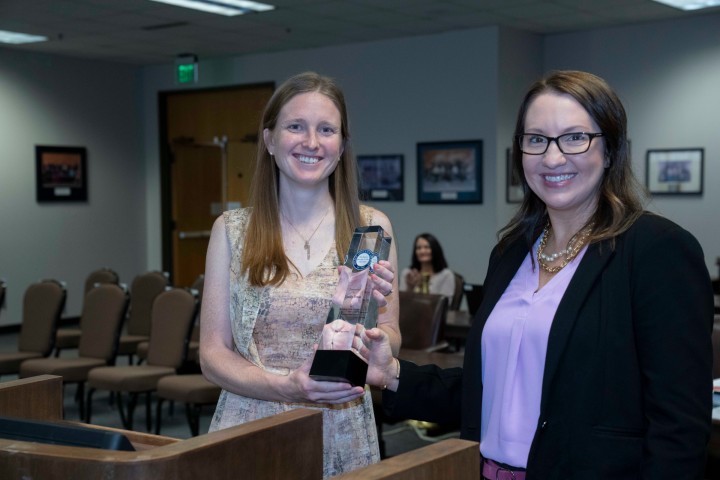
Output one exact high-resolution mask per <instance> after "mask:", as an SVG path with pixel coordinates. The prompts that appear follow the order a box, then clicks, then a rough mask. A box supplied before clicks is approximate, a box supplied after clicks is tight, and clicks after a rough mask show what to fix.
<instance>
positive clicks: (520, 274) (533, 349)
mask: <svg viewBox="0 0 720 480" xmlns="http://www.w3.org/2000/svg"><path fill="white" fill-rule="evenodd" d="M538 244H539V239H538V240H537V241H536V242H535V245H534V246H533V250H532V251H533V252H534V253H533V255H535V268H534V269H533V267H532V264H531V262H530V254H529V253H528V255H527V256H526V257H525V260H524V261H523V263H522V265H520V268H519V269H518V271H517V273H516V274H515V277H514V278H513V279H512V281H511V282H510V285H509V286H508V287H507V289H506V290H505V293H503V295H502V297H500V300H499V301H498V303H497V304H496V305H495V308H494V309H493V311H492V313H491V314H490V316H489V317H488V320H487V322H486V324H485V327H484V329H483V333H482V383H483V396H482V423H481V429H480V453H481V454H482V456H483V457H485V458H491V459H493V460H495V461H497V462H503V463H507V464H509V465H513V466H515V467H523V468H524V467H526V466H527V459H528V454H529V452H530V444H531V443H532V439H533V437H534V435H535V429H536V426H537V421H538V418H539V416H540V396H541V392H542V383H543V370H544V367H545V354H546V351H547V342H548V335H549V334H550V326H551V325H552V321H553V317H554V316H555V312H556V310H557V307H558V305H559V304H560V300H561V299H562V297H563V294H564V293H565V290H566V289H567V286H568V284H569V283H570V280H571V279H572V277H573V274H574V273H575V270H577V267H578V265H579V264H580V260H581V259H582V257H583V256H584V255H585V251H586V250H587V247H585V248H583V249H582V250H581V251H580V253H579V254H578V256H577V257H575V259H574V260H573V261H571V262H570V263H569V264H568V265H566V266H565V267H564V268H563V269H562V270H560V271H559V272H558V273H557V274H556V275H555V276H554V277H553V278H551V279H550V281H549V282H548V283H547V284H545V286H544V287H542V289H540V290H538V285H539V267H538V263H537V256H536V255H537V253H536V252H537V247H538Z"/></svg>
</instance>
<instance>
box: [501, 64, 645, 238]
mask: <svg viewBox="0 0 720 480" xmlns="http://www.w3.org/2000/svg"><path fill="white" fill-rule="evenodd" d="M545 92H555V93H562V94H568V95H570V96H571V97H573V98H574V99H575V100H576V101H577V102H578V103H579V104H580V105H582V107H583V108H584V109H585V110H586V111H587V112H588V114H589V115H590V116H591V117H592V119H593V120H594V121H595V123H596V124H597V125H598V127H599V128H600V131H601V132H602V134H603V136H602V137H601V138H602V140H603V141H604V142H605V158H606V159H607V160H608V163H609V166H608V167H607V168H605V173H604V175H603V178H602V181H601V184H600V192H599V198H598V205H597V208H596V210H595V212H594V213H593V215H592V216H591V218H590V219H589V220H588V224H589V223H592V224H593V226H592V229H591V233H590V236H589V240H588V243H592V242H598V241H601V240H606V239H611V240H613V239H614V238H615V237H616V236H617V235H619V234H621V233H622V232H624V231H625V230H627V229H628V228H629V227H630V226H631V225H632V224H633V222H635V220H637V218H638V217H639V216H640V215H641V214H642V212H643V200H644V198H645V193H644V192H645V190H644V188H643V187H642V186H641V185H640V183H639V182H638V181H637V179H636V178H635V175H634V174H633V171H632V166H631V162H630V152H629V146H628V138H627V116H626V114H625V108H624V107H623V105H622V102H621V101H620V99H619V98H618V96H617V94H616V93H615V92H614V91H613V90H612V88H611V87H610V85H608V84H607V82H605V80H603V79H602V78H600V77H598V76H595V75H593V74H591V73H587V72H580V71H573V70H564V71H554V72H550V73H549V74H548V75H547V76H546V77H544V78H542V79H540V80H538V81H537V82H535V83H534V84H533V85H532V86H531V87H530V89H529V90H528V92H527V94H526V95H525V98H524V100H523V102H522V104H521V105H520V110H519V111H518V115H517V122H516V124H515V133H514V135H513V148H512V163H513V171H514V173H515V174H516V175H517V177H518V178H519V179H520V181H521V182H522V186H523V189H524V191H525V196H524V198H523V201H522V204H521V205H520V208H519V209H518V211H517V213H516V214H515V216H514V217H513V218H512V219H511V220H510V222H509V223H508V224H507V225H505V226H504V227H503V228H502V229H501V230H500V231H499V232H498V237H499V243H498V247H499V248H500V249H502V248H504V247H506V246H508V245H509V244H510V243H512V242H514V241H515V240H517V239H520V238H523V239H524V240H525V243H526V245H527V246H528V250H530V249H532V245H533V242H534V240H535V238H537V235H539V233H540V230H541V229H542V228H543V227H544V225H545V223H546V222H547V208H546V206H545V204H544V203H543V201H542V200H540V198H539V197H538V196H537V195H536V194H535V193H534V192H533V191H532V190H531V189H530V187H529V186H528V183H527V180H526V178H525V174H524V171H523V166H522V155H523V154H522V152H521V151H520V148H519V145H518V142H517V140H516V139H517V136H518V135H520V134H522V133H524V131H525V115H526V113H527V110H528V107H529V105H530V103H531V102H532V101H533V100H534V99H535V98H536V97H537V96H538V95H540V94H542V93H545ZM611 245H614V242H611Z"/></svg>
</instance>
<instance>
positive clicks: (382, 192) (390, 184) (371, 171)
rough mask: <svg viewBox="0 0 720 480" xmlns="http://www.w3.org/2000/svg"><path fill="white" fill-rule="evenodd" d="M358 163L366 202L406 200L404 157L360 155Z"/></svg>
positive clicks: (361, 186)
mask: <svg viewBox="0 0 720 480" xmlns="http://www.w3.org/2000/svg"><path fill="white" fill-rule="evenodd" d="M357 162H358V169H359V170H360V194H361V196H362V198H363V199H364V200H369V201H374V202H379V201H384V202H402V201H403V200H405V192H404V190H403V184H404V181H405V174H404V164H405V157H404V155H400V154H392V155H358V156H357Z"/></svg>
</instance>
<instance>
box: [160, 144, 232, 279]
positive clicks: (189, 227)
mask: <svg viewBox="0 0 720 480" xmlns="http://www.w3.org/2000/svg"><path fill="white" fill-rule="evenodd" d="M222 174H223V155H222V147H220V146H218V145H213V144H206V145H198V144H195V143H176V144H174V145H173V162H172V186H173V189H172V218H173V219H174V222H173V231H172V242H173V245H172V248H173V268H172V271H173V283H174V284H175V285H181V286H189V285H191V284H192V282H193V281H194V280H195V278H196V277H197V276H198V274H200V273H202V272H204V271H205V252H206V251H207V246H208V240H209V238H210V230H211V229H212V224H213V221H214V220H215V218H217V216H218V215H219V214H220V213H222V205H223V194H222Z"/></svg>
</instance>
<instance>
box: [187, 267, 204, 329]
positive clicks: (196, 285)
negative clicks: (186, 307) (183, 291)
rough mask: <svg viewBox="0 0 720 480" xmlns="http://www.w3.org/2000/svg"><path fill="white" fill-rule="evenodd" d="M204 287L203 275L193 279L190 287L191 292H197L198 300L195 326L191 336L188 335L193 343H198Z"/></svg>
mask: <svg viewBox="0 0 720 480" xmlns="http://www.w3.org/2000/svg"><path fill="white" fill-rule="evenodd" d="M204 287H205V275H204V274H202V273H201V274H200V275H198V277H197V278H196V279H195V281H194V282H193V284H192V285H191V286H190V289H191V290H197V292H198V293H197V298H198V313H197V320H196V321H195V326H194V327H193V331H192V334H191V335H190V340H192V341H194V342H199V341H200V309H201V308H202V296H203V289H204Z"/></svg>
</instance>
